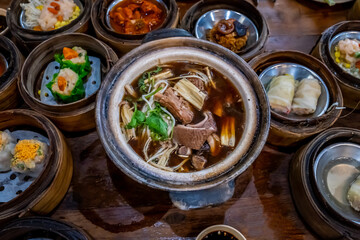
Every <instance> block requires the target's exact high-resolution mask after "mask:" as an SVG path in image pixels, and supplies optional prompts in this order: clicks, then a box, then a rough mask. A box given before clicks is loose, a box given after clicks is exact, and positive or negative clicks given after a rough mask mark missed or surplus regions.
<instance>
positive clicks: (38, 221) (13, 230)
mask: <svg viewBox="0 0 360 240" xmlns="http://www.w3.org/2000/svg"><path fill="white" fill-rule="evenodd" d="M0 236H1V237H2V238H1V239H3V240H11V239H29V238H33V239H34V238H37V239H50V238H51V239H59V238H61V239H65V240H90V239H92V238H91V237H90V236H89V235H88V234H87V233H86V232H85V231H83V230H82V229H80V228H78V227H76V226H74V225H72V224H69V223H66V222H62V221H58V220H54V219H51V218H47V217H26V218H22V219H17V220H14V221H12V222H10V223H8V224H7V225H5V226H4V227H3V229H2V230H1V231H0Z"/></svg>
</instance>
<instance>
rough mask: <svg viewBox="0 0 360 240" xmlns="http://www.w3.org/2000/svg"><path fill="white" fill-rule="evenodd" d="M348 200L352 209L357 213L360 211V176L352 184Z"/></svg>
mask: <svg viewBox="0 0 360 240" xmlns="http://www.w3.org/2000/svg"><path fill="white" fill-rule="evenodd" d="M347 199H348V200H349V203H350V205H351V207H352V208H354V209H355V210H356V211H360V175H359V176H358V177H357V178H356V180H355V181H354V182H353V183H352V184H351V186H350V189H349V191H348V194H347Z"/></svg>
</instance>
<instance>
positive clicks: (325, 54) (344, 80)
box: [311, 21, 360, 109]
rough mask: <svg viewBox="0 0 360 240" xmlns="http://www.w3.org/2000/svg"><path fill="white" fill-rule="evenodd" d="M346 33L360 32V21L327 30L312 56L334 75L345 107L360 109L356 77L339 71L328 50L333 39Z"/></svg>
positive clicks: (359, 91)
mask: <svg viewBox="0 0 360 240" xmlns="http://www.w3.org/2000/svg"><path fill="white" fill-rule="evenodd" d="M345 31H360V21H343V22H340V23H337V24H335V25H333V26H331V27H329V28H328V29H326V30H325V31H324V32H323V33H322V35H321V37H320V38H319V40H318V42H317V44H316V45H315V47H314V48H313V50H312V52H311V54H312V55H313V56H314V57H316V58H318V59H320V60H321V61H322V62H324V63H325V65H326V66H327V67H328V68H329V69H330V71H331V72H332V73H333V74H334V76H335V79H336V81H337V82H338V84H339V86H340V89H341V91H342V94H343V96H344V105H345V106H346V107H348V108H353V109H354V108H356V109H360V85H359V84H356V83H355V82H354V81H353V78H354V77H352V76H350V74H347V73H345V72H343V71H339V67H338V66H336V63H335V62H334V61H333V60H332V57H331V56H330V53H329V50H328V47H329V43H330V41H331V39H332V38H333V37H334V36H336V35H337V34H339V33H341V32H345Z"/></svg>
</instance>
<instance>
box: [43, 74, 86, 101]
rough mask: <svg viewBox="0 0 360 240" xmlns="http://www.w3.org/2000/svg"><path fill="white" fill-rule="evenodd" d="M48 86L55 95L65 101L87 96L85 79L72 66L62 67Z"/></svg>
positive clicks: (59, 99)
mask: <svg viewBox="0 0 360 240" xmlns="http://www.w3.org/2000/svg"><path fill="white" fill-rule="evenodd" d="M46 86H47V88H48V89H49V90H50V91H51V93H52V94H53V96H54V97H55V98H56V99H57V100H58V101H62V102H63V103H72V102H75V101H77V100H80V99H81V98H84V97H85V88H84V83H83V81H82V80H81V78H80V77H79V75H78V74H77V73H76V72H74V71H73V70H72V69H70V68H65V69H60V72H59V73H55V74H54V76H53V80H52V81H51V82H49V83H48V84H47V85H46Z"/></svg>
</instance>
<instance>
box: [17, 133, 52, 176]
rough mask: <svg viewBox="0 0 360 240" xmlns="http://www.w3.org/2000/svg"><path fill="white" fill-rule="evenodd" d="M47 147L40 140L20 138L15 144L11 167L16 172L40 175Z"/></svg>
mask: <svg viewBox="0 0 360 240" xmlns="http://www.w3.org/2000/svg"><path fill="white" fill-rule="evenodd" d="M47 149H48V148H47V145H46V144H45V143H43V142H40V141H38V140H33V139H31V140H27V139H26V140H20V141H19V142H18V143H17V144H16V146H15V150H14V157H13V159H12V160H11V169H12V170H13V171H14V172H21V173H27V174H29V175H30V176H34V177H36V176H38V175H39V173H40V172H41V170H42V168H43V165H44V159H45V156H46V154H47Z"/></svg>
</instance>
